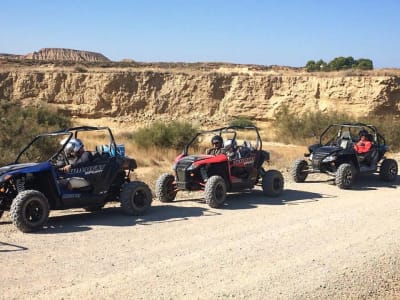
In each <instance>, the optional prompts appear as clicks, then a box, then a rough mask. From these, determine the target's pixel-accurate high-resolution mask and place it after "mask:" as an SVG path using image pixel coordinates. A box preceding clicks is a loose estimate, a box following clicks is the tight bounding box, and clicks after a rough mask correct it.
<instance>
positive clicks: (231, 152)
mask: <svg viewBox="0 0 400 300" xmlns="http://www.w3.org/2000/svg"><path fill="white" fill-rule="evenodd" d="M237 150H238V147H237V143H236V141H235V140H234V139H228V140H226V142H225V143H224V151H225V154H226V156H228V159H230V160H232V159H238V158H240V153H239V151H237Z"/></svg>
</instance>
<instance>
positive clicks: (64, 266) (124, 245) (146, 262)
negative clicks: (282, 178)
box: [0, 175, 400, 299]
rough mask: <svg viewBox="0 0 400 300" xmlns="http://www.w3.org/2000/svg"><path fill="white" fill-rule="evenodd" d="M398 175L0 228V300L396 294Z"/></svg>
mask: <svg viewBox="0 0 400 300" xmlns="http://www.w3.org/2000/svg"><path fill="white" fill-rule="evenodd" d="M399 185H400V179H398V180H397V181H396V182H395V183H394V184H383V183H382V182H381V181H379V179H378V178H377V176H372V175H371V176H369V177H366V178H365V180H364V181H361V180H360V181H358V183H357V185H356V186H355V188H354V189H353V190H339V189H338V188H337V187H336V186H334V185H332V184H330V183H329V182H326V178H322V180H321V178H313V177H311V178H310V182H306V183H304V184H296V183H292V182H288V183H287V185H286V190H285V192H284V194H283V195H282V196H281V197H279V198H277V199H271V198H266V197H264V196H263V195H262V194H261V192H260V191H259V190H258V191H255V192H253V193H249V194H246V195H239V194H231V195H229V196H228V199H227V202H226V204H225V207H224V208H223V209H211V208H209V207H208V206H207V205H206V204H205V203H203V202H202V201H201V199H200V197H199V195H198V194H192V195H187V196H189V199H186V198H184V197H181V198H180V199H179V200H178V201H176V202H173V203H171V204H162V203H160V202H158V201H154V202H153V204H154V205H153V207H152V208H151V210H150V211H149V213H148V214H147V215H146V216H143V217H141V218H134V217H128V216H124V215H122V214H121V212H120V210H119V208H117V207H113V206H108V207H107V208H105V209H104V210H103V212H100V213H92V214H90V213H86V212H83V211H82V210H79V209H76V210H69V211H62V212H53V213H52V215H51V218H50V220H49V223H48V227H47V228H45V229H44V230H43V231H41V232H39V233H36V234H22V233H20V232H18V231H17V230H16V229H15V228H14V226H13V225H12V224H10V222H9V219H8V216H7V215H6V216H3V218H2V219H1V222H0V257H1V263H0V264H1V269H2V273H1V278H2V284H1V285H0V298H1V299H77V298H78V297H79V298H81V299H110V298H113V299H124V298H129V299H221V298H222V299H224V298H227V299H230V298H232V299H233V298H234V299H238V298H239V299H312V298H315V299H400V258H399V253H400V240H399V231H400V219H399V214H400V201H399V195H400V194H399Z"/></svg>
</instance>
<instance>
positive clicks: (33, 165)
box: [0, 162, 50, 176]
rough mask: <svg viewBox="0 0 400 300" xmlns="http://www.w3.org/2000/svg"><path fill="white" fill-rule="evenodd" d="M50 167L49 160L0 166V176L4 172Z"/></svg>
mask: <svg viewBox="0 0 400 300" xmlns="http://www.w3.org/2000/svg"><path fill="white" fill-rule="evenodd" d="M49 167H50V163H49V162H42V163H25V164H13V165H7V166H4V167H1V168H0V176H2V175H4V174H7V173H8V174H15V173H29V172H38V171H41V170H44V169H47V168H49Z"/></svg>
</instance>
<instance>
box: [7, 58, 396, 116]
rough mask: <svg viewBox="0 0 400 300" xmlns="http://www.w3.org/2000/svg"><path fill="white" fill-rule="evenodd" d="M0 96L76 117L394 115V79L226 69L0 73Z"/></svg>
mask: <svg viewBox="0 0 400 300" xmlns="http://www.w3.org/2000/svg"><path fill="white" fill-rule="evenodd" d="M0 100H6V101H10V100H14V101H21V102H23V103H32V102H37V101H39V102H45V103H50V104H52V105H54V106H57V107H59V108H62V110H63V111H65V112H67V113H69V114H71V115H74V116H77V117H80V118H99V117H113V118H121V119H125V120H131V121H132V122H150V121H152V120H160V119H168V120H170V119H181V120H195V121H198V122H200V123H204V122H205V121H206V120H210V121H211V122H217V123H224V122H226V121H228V120H230V119H231V118H232V117H233V116H246V117H249V118H253V119H254V120H259V121H265V120H270V119H271V118H273V116H274V113H275V112H276V111H277V110H279V109H281V108H282V107H283V106H284V105H285V106H288V107H289V109H290V110H292V111H294V112H297V113H304V112H306V111H309V110H321V111H327V110H339V111H345V112H347V113H349V114H353V115H355V116H359V115H366V114H368V113H373V114H387V113H391V114H400V76H399V75H398V74H395V75H385V74H379V73H368V72H365V73H362V74H356V75H349V74H347V75H346V74H330V73H326V74H309V73H305V72H285V71H275V70H273V69H265V70H251V69H249V68H246V67H238V66H226V67H215V68H214V69H211V70H199V69H197V70H193V69H189V68H182V69H171V68H154V67H153V68H151V67H147V68H136V69H135V68H128V69H111V70H108V69H101V68H97V69H90V68H89V69H88V70H86V71H85V72H80V71H79V70H74V69H73V68H70V69H65V68H64V69H54V68H53V69H52V68H44V69H41V68H36V69H34V70H32V69H29V68H23V69H15V70H7V71H0Z"/></svg>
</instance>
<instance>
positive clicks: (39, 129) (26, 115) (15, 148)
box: [0, 102, 70, 165]
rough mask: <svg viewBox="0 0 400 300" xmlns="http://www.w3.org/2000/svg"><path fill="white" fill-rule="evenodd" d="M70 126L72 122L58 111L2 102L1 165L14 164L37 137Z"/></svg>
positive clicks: (0, 120) (0, 128) (0, 126)
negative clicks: (23, 150) (18, 155)
mask: <svg viewBox="0 0 400 300" xmlns="http://www.w3.org/2000/svg"><path fill="white" fill-rule="evenodd" d="M69 126H70V121H69V120H68V119H67V118H66V117H63V116H60V114H59V113H58V111H52V110H49V109H46V108H43V107H39V108H37V107H21V104H20V103H15V102H0V153H1V156H0V165H4V164H7V163H10V162H13V161H14V159H15V158H16V156H17V154H18V153H19V151H20V150H21V149H22V148H23V147H24V146H26V145H27V144H28V142H29V141H30V140H31V139H32V138H33V137H34V136H35V135H37V134H39V133H43V132H48V131H53V130H57V129H60V128H65V127H69Z"/></svg>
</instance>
